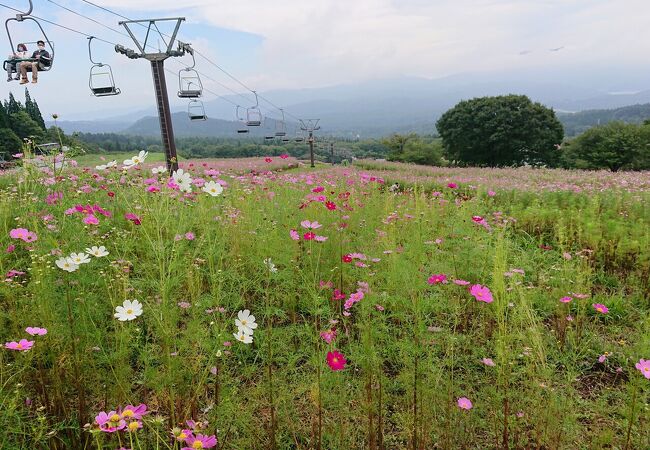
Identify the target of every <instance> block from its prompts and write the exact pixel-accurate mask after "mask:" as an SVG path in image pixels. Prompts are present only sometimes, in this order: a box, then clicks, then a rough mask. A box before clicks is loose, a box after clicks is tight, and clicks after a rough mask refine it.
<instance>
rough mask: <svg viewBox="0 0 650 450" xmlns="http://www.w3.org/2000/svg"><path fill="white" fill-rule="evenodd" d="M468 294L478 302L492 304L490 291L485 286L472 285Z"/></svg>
mask: <svg viewBox="0 0 650 450" xmlns="http://www.w3.org/2000/svg"><path fill="white" fill-rule="evenodd" d="M469 293H470V294H472V295H473V296H474V298H475V299H476V300H478V301H479V302H485V303H492V301H493V300H494V299H493V298H492V292H490V289H489V288H488V287H487V286H481V285H480V284H475V285H473V286H472V287H471V288H470V290H469Z"/></svg>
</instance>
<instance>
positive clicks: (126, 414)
mask: <svg viewBox="0 0 650 450" xmlns="http://www.w3.org/2000/svg"><path fill="white" fill-rule="evenodd" d="M122 417H133V411H131V410H130V409H127V410H126V411H124V412H123V413H122Z"/></svg>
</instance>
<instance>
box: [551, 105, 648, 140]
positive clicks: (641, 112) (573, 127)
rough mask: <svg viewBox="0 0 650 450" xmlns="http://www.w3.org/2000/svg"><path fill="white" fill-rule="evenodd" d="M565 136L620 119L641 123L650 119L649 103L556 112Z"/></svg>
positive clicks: (574, 134)
mask: <svg viewBox="0 0 650 450" xmlns="http://www.w3.org/2000/svg"><path fill="white" fill-rule="evenodd" d="M558 118H559V119H560V121H561V122H562V124H563V125H564V133H565V134H566V135H567V136H576V135H578V134H580V133H583V132H584V131H585V130H588V129H589V128H592V127H595V126H597V125H604V124H606V123H607V122H612V121H615V120H620V121H621V122H627V123H643V121H644V120H647V119H650V103H646V104H643V105H632V106H624V107H622V108H616V109H593V110H587V111H580V112H577V113H558Z"/></svg>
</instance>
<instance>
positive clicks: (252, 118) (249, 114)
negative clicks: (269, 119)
mask: <svg viewBox="0 0 650 450" xmlns="http://www.w3.org/2000/svg"><path fill="white" fill-rule="evenodd" d="M253 94H255V106H251V107H250V108H248V109H246V126H247V127H259V126H261V125H262V112H261V111H260V103H259V100H258V99H257V92H255V91H253Z"/></svg>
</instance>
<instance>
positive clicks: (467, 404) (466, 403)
mask: <svg viewBox="0 0 650 450" xmlns="http://www.w3.org/2000/svg"><path fill="white" fill-rule="evenodd" d="M472 406H473V405H472V401H471V400H470V399H468V398H467V397H461V398H459V399H458V407H459V408H460V409H467V410H470V409H472Z"/></svg>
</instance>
